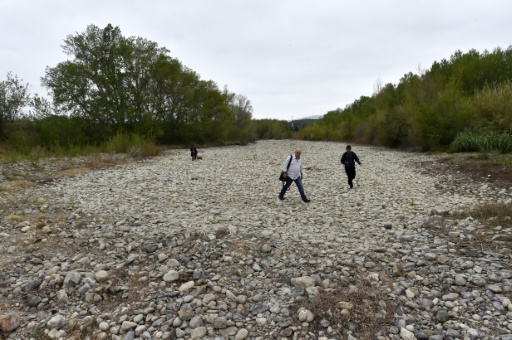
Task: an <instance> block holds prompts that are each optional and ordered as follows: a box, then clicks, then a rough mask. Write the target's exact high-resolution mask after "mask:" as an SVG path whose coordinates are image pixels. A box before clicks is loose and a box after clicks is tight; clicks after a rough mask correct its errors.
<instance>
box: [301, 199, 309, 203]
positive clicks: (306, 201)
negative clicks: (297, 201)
mask: <svg viewBox="0 0 512 340" xmlns="http://www.w3.org/2000/svg"><path fill="white" fill-rule="evenodd" d="M302 201H303V202H304V203H309V202H311V200H310V199H307V198H306V199H305V200H302Z"/></svg>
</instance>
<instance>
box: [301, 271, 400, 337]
mask: <svg viewBox="0 0 512 340" xmlns="http://www.w3.org/2000/svg"><path fill="white" fill-rule="evenodd" d="M301 308H305V309H307V310H310V311H311V312H312V313H313V315H314V316H315V318H314V319H313V321H312V322H311V323H310V327H311V328H310V330H314V331H316V332H320V331H326V330H327V328H326V325H325V321H327V322H328V323H329V326H330V327H331V328H332V329H333V332H334V333H335V334H336V335H339V336H343V338H345V337H346V336H347V334H348V333H347V331H349V330H350V331H351V332H352V333H351V334H352V336H354V337H356V338H358V339H375V338H376V335H377V334H378V333H379V332H381V331H385V330H386V329H387V328H388V327H389V326H391V325H392V324H393V322H394V320H395V303H394V302H393V301H392V300H390V298H389V297H388V294H387V292H386V291H385V290H384V289H382V288H379V287H375V286H372V285H370V284H369V283H368V282H366V281H364V280H363V281H360V282H359V283H358V284H357V286H350V287H339V288H336V289H333V290H330V291H322V292H321V293H320V295H319V296H318V297H316V298H314V299H311V300H309V301H308V300H303V301H300V302H298V303H297V304H295V305H293V306H292V307H291V309H292V311H293V313H294V314H297V311H298V310H299V309H301ZM323 323H324V325H322V324H323Z"/></svg>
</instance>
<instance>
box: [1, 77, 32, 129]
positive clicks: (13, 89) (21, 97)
mask: <svg viewBox="0 0 512 340" xmlns="http://www.w3.org/2000/svg"><path fill="white" fill-rule="evenodd" d="M29 101H30V95H29V93H28V84H25V85H23V84H22V80H20V79H18V77H17V76H13V75H12V73H11V72H9V73H7V80H5V81H1V82H0V139H4V138H5V137H7V126H8V125H9V124H10V123H12V122H14V120H15V119H17V118H19V117H20V116H21V115H22V110H23V108H25V107H26V106H27V105H28V103H29Z"/></svg>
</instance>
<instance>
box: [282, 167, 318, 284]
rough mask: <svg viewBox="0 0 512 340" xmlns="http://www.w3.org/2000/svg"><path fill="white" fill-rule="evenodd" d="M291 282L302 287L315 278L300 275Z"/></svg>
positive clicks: (312, 282)
mask: <svg viewBox="0 0 512 340" xmlns="http://www.w3.org/2000/svg"><path fill="white" fill-rule="evenodd" d="M288 158H290V157H288ZM291 283H292V285H294V286H297V287H302V288H307V287H314V286H315V280H314V279H313V278H312V277H310V276H302V277H296V278H292V280H291Z"/></svg>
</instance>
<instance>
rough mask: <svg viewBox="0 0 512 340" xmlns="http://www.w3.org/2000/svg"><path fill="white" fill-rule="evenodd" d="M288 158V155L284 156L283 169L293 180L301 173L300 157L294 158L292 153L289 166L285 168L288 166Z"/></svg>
mask: <svg viewBox="0 0 512 340" xmlns="http://www.w3.org/2000/svg"><path fill="white" fill-rule="evenodd" d="M289 160H290V157H289V156H288V157H286V160H285V161H284V164H283V171H286V172H287V175H288V177H290V178H291V179H293V180H296V179H297V178H299V177H300V174H301V173H302V159H297V158H295V155H292V162H291V163H290V168H289V169H288V170H286V168H287V167H288V161H289Z"/></svg>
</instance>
